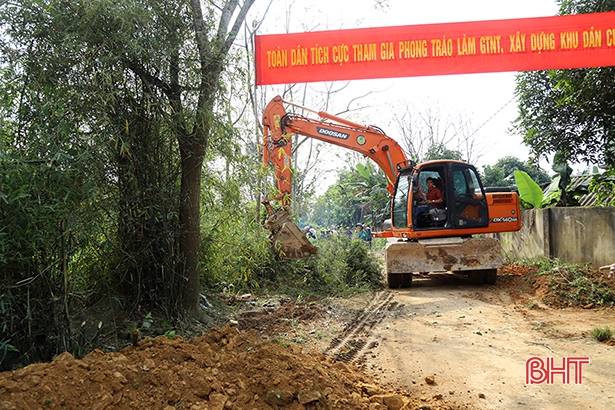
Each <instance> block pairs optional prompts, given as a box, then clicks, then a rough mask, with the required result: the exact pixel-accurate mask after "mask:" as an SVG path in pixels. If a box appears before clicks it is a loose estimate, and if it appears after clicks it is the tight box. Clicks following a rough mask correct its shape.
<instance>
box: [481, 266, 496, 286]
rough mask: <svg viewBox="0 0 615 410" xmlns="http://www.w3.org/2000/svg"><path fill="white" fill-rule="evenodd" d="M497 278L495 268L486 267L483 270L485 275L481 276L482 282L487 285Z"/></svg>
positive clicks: (492, 283)
mask: <svg viewBox="0 0 615 410" xmlns="http://www.w3.org/2000/svg"><path fill="white" fill-rule="evenodd" d="M497 278H498V270H497V269H487V270H485V275H484V277H483V282H484V283H486V284H487V285H495V281H496V280H497Z"/></svg>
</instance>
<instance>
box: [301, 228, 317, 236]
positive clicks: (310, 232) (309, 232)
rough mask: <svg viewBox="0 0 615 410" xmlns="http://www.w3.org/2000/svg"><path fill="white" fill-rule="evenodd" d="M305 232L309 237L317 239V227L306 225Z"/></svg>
mask: <svg viewBox="0 0 615 410" xmlns="http://www.w3.org/2000/svg"><path fill="white" fill-rule="evenodd" d="M303 232H304V233H305V236H307V237H308V238H309V239H316V229H314V228H312V227H311V226H309V225H308V226H305V227H304V228H303Z"/></svg>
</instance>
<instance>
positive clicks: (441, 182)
mask: <svg viewBox="0 0 615 410" xmlns="http://www.w3.org/2000/svg"><path fill="white" fill-rule="evenodd" d="M428 179H431V180H432V181H433V183H434V186H435V188H436V189H438V190H439V191H440V193H441V196H442V198H443V202H442V203H440V204H437V205H433V206H429V207H425V206H421V204H422V203H423V195H425V194H426V193H427V182H426V181H427V180H428ZM392 224H393V229H394V230H397V231H398V232H400V236H402V237H408V236H407V235H406V234H407V233H408V232H409V231H414V232H420V231H425V233H424V234H422V235H420V236H423V237H429V236H431V235H429V233H428V231H437V232H438V235H439V236H441V233H442V231H443V230H450V231H454V230H468V229H473V228H481V227H486V226H488V224H489V209H488V206H487V201H486V195H485V192H484V188H483V187H482V185H481V183H480V179H479V178H478V175H477V173H476V170H475V169H474V167H473V166H471V165H468V164H466V163H464V162H461V161H450V160H447V161H430V162H426V163H423V164H421V166H420V167H413V168H409V169H405V170H403V171H402V172H401V173H400V176H399V178H398V180H397V184H396V186H395V192H394V195H393V212H392ZM417 236H419V235H417Z"/></svg>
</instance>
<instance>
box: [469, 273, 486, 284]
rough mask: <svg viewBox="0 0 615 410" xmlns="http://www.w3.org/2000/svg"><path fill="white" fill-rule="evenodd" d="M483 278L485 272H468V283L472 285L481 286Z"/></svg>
mask: <svg viewBox="0 0 615 410" xmlns="http://www.w3.org/2000/svg"><path fill="white" fill-rule="evenodd" d="M484 278H485V271H483V270H473V271H470V272H468V282H470V283H471V284H472V285H482V284H483V281H484Z"/></svg>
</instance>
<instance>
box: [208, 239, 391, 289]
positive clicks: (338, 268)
mask: <svg viewBox="0 0 615 410" xmlns="http://www.w3.org/2000/svg"><path fill="white" fill-rule="evenodd" d="M244 238H245V237H244ZM248 238H253V239H255V237H250V236H248ZM315 245H316V246H317V247H318V254H317V255H316V256H313V257H311V258H309V259H298V260H290V259H281V258H279V257H278V256H277V255H275V254H274V253H273V252H271V249H270V248H269V243H268V241H265V242H262V243H255V244H254V246H248V247H246V248H245V251H244V250H241V249H239V248H233V250H232V251H229V250H227V251H226V252H225V258H224V261H225V263H228V264H229V268H228V269H227V270H225V271H224V275H226V276H224V275H223V274H218V275H217V276H216V277H215V279H216V280H218V281H219V282H218V284H217V287H218V288H219V289H220V290H222V291H225V292H227V293H229V294H232V295H235V294H239V293H244V292H247V291H253V290H255V289H259V290H260V291H261V292H278V293H279V292H281V293H284V294H288V295H301V294H326V295H348V294H353V293H356V292H359V291H363V290H367V289H374V288H380V287H381V286H382V285H383V276H382V266H381V263H380V261H379V258H378V257H377V255H376V254H375V253H374V252H372V251H371V250H370V249H369V247H368V245H367V243H366V242H365V241H360V240H350V239H348V238H347V237H346V235H345V234H343V233H342V234H340V235H337V236H333V237H331V238H330V239H318V240H316V241H315ZM261 246H264V247H263V248H261ZM220 250H221V251H223V252H224V250H223V249H220ZM250 250H252V251H257V252H259V253H257V254H254V255H252V256H251V257H250V258H249V259H248V258H247V257H246V255H244V253H243V252H246V253H248V252H249V251H250ZM241 264H244V265H245V267H242V266H241ZM240 268H241V270H240V271H238V270H239V269H240ZM215 271H216V272H219V269H218V268H216V269H215ZM240 273H241V274H240Z"/></svg>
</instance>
